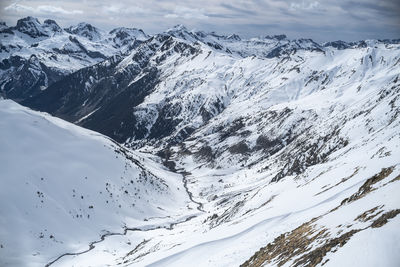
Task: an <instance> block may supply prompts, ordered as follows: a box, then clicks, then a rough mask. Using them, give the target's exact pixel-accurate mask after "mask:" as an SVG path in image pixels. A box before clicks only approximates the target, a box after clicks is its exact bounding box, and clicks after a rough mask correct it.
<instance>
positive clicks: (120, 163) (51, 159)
mask: <svg viewBox="0 0 400 267" xmlns="http://www.w3.org/2000/svg"><path fill="white" fill-rule="evenodd" d="M0 118H1V119H0V151H1V153H0V169H1V187H0V196H1V203H0V218H1V219H0V226H1V227H0V244H1V249H0V265H1V266H43V265H44V264H46V263H49V262H51V261H52V260H54V259H56V258H57V257H58V256H60V255H61V254H63V253H65V252H74V251H76V250H78V251H79V250H87V249H88V248H89V245H88V244H89V243H90V242H94V241H97V240H100V239H101V237H102V236H104V235H107V233H114V234H118V233H119V234H123V233H124V231H126V230H127V229H128V228H137V229H136V230H135V229H133V230H132V231H141V230H142V229H144V230H147V229H149V228H154V227H169V225H170V223H172V222H174V223H175V222H177V221H179V220H183V219H185V218H184V217H182V214H185V216H186V215H187V214H190V212H187V207H186V204H189V206H188V207H189V208H190V205H191V204H190V203H187V202H189V198H188V197H187V195H186V193H185V189H184V187H183V184H182V181H181V177H180V176H179V175H177V174H173V173H171V172H168V171H167V170H166V169H165V168H162V167H159V165H160V164H158V163H156V162H154V161H152V160H151V159H149V157H146V158H145V157H143V156H141V155H140V154H138V153H133V152H130V151H128V150H126V149H125V148H123V147H121V146H120V145H118V144H116V143H114V142H113V141H111V140H109V139H108V138H106V137H104V136H102V135H100V134H97V133H95V132H91V131H89V130H85V129H82V128H80V127H78V126H75V125H73V124H70V123H68V122H65V121H62V120H60V119H57V118H54V117H51V116H49V115H47V114H43V113H37V112H34V111H31V110H29V109H27V108H24V107H22V106H20V105H18V104H16V103H15V102H12V101H10V100H0ZM192 206H193V208H194V207H195V206H194V205H192ZM151 217H160V218H161V219H159V220H158V221H157V222H155V223H154V222H152V221H151ZM146 221H148V222H146Z"/></svg>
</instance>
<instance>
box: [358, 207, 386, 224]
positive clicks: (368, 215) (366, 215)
mask: <svg viewBox="0 0 400 267" xmlns="http://www.w3.org/2000/svg"><path fill="white" fill-rule="evenodd" d="M381 208H383V205H381V206H376V207H375V208H372V209H370V210H367V211H365V212H363V213H362V214H360V215H358V216H357V218H355V219H354V220H355V221H360V222H367V221H370V220H371V219H373V218H375V217H376V216H378V215H379V214H381V213H382V212H383V211H382V210H380V211H378V210H379V209H381ZM376 211H378V212H376Z"/></svg>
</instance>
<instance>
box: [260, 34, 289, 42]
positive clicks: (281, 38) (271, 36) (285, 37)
mask: <svg viewBox="0 0 400 267" xmlns="http://www.w3.org/2000/svg"><path fill="white" fill-rule="evenodd" d="M264 39H274V40H278V41H281V40H284V39H287V36H286V34H276V35H267V36H265V37H264Z"/></svg>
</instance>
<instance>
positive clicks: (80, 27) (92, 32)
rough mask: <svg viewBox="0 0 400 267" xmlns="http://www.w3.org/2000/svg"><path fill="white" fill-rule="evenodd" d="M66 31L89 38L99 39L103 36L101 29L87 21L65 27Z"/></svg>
mask: <svg viewBox="0 0 400 267" xmlns="http://www.w3.org/2000/svg"><path fill="white" fill-rule="evenodd" d="M64 30H65V31H66V32H68V33H71V34H76V35H79V36H83V37H85V38H88V39H89V40H98V39H100V38H101V34H100V31H99V29H97V28H96V27H94V26H92V25H91V24H89V23H86V22H80V23H78V24H77V25H75V26H70V27H68V28H65V29H64Z"/></svg>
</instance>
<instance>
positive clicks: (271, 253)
mask: <svg viewBox="0 0 400 267" xmlns="http://www.w3.org/2000/svg"><path fill="white" fill-rule="evenodd" d="M317 219H318V218H314V219H312V220H310V221H309V222H306V223H304V224H302V225H300V226H299V227H297V228H296V229H294V230H293V231H291V232H287V233H284V234H281V235H280V236H278V237H277V238H275V240H274V241H273V242H272V243H269V244H268V245H267V246H265V247H263V248H261V249H260V250H259V251H257V252H256V253H255V254H254V255H253V256H252V257H251V258H250V259H249V260H247V261H246V262H245V263H243V264H242V265H240V266H241V267H247V266H262V265H264V264H265V263H271V262H275V263H276V264H277V265H278V266H281V265H283V264H285V263H286V262H288V261H290V260H291V259H293V258H294V257H296V256H299V255H301V254H304V253H306V252H307V251H309V250H310V249H311V246H310V245H311V244H312V243H313V242H315V241H316V240H317V239H323V238H326V237H327V235H328V233H327V230H326V229H316V227H315V225H314V224H313V223H314V222H315V221H316V220H317Z"/></svg>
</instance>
